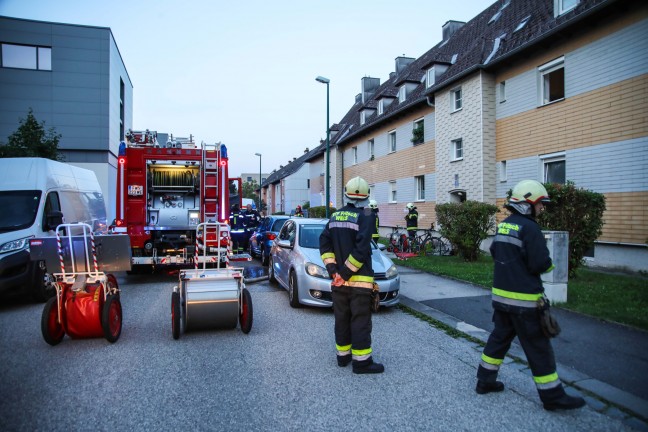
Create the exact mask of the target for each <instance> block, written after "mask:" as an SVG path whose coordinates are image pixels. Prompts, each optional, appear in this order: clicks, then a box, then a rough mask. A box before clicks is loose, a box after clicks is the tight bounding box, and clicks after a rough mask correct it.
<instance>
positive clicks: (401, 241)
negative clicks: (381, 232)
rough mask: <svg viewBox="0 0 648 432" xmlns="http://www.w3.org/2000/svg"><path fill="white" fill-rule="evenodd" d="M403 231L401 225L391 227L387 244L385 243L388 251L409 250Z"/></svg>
mask: <svg viewBox="0 0 648 432" xmlns="http://www.w3.org/2000/svg"><path fill="white" fill-rule="evenodd" d="M403 231H404V229H403V227H401V226H399V225H396V227H392V232H391V234H390V235H389V245H387V251H388V252H394V253H397V252H409V247H410V246H409V238H408V237H407V233H404V232H403Z"/></svg>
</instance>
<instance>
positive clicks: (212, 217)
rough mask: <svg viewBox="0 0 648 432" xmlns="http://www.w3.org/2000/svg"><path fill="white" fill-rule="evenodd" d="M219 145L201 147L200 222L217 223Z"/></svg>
mask: <svg viewBox="0 0 648 432" xmlns="http://www.w3.org/2000/svg"><path fill="white" fill-rule="evenodd" d="M218 149H219V144H205V143H203V147H202V165H201V166H202V168H203V169H202V179H201V182H200V185H201V189H202V190H201V196H202V206H201V209H202V214H201V218H200V220H201V222H218V198H219V197H218V190H219V188H218V171H219V166H220V165H219V164H220V153H219V151H218Z"/></svg>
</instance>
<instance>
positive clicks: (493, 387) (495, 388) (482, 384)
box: [475, 380, 504, 394]
mask: <svg viewBox="0 0 648 432" xmlns="http://www.w3.org/2000/svg"><path fill="white" fill-rule="evenodd" d="M502 390H504V383H503V382H501V381H493V382H487V381H482V380H478V381H477V387H475V391H476V392H477V393H478V394H487V393H496V392H501V391H502Z"/></svg>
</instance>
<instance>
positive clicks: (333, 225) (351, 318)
mask: <svg viewBox="0 0 648 432" xmlns="http://www.w3.org/2000/svg"><path fill="white" fill-rule="evenodd" d="M344 196H345V197H346V199H347V204H346V205H345V206H344V207H343V208H341V209H340V210H338V211H336V212H334V213H333V214H332V215H331V218H330V220H329V221H328V223H327V224H326V227H325V228H324V231H322V234H321V236H320V254H321V255H322V260H323V261H324V264H325V265H326V270H327V271H328V273H329V276H331V279H333V283H332V284H331V291H332V293H331V295H332V298H333V314H334V316H335V346H336V349H337V363H338V366H341V367H344V366H347V365H348V364H349V363H351V362H353V372H354V373H356V374H375V373H382V372H383V371H384V370H385V368H384V366H383V365H382V364H380V363H374V361H373V357H372V349H371V302H372V289H373V285H374V273H373V269H372V267H371V235H372V234H373V232H374V230H375V227H376V217H375V215H374V213H373V212H372V211H371V209H370V208H366V209H365V208H362V207H364V205H366V204H367V199H368V198H369V184H368V183H367V182H366V181H365V180H364V179H362V178H360V177H354V178H352V179H351V180H349V182H348V183H347V184H346V186H345V188H344Z"/></svg>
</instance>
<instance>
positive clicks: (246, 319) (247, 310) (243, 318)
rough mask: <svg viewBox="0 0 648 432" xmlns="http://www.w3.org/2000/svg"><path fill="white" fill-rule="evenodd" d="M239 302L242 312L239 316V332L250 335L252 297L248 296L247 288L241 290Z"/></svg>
mask: <svg viewBox="0 0 648 432" xmlns="http://www.w3.org/2000/svg"><path fill="white" fill-rule="evenodd" d="M241 301H242V303H243V304H242V305H241V307H242V311H241V313H240V314H239V323H240V324H241V331H243V333H245V334H247V333H250V330H252V315H253V312H252V296H251V295H250V291H248V290H247V288H243V291H242V293H241Z"/></svg>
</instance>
